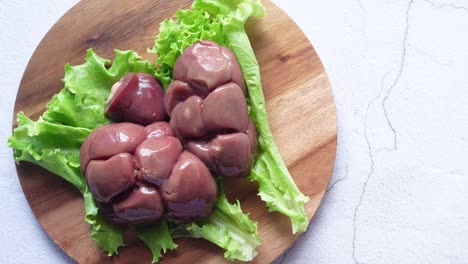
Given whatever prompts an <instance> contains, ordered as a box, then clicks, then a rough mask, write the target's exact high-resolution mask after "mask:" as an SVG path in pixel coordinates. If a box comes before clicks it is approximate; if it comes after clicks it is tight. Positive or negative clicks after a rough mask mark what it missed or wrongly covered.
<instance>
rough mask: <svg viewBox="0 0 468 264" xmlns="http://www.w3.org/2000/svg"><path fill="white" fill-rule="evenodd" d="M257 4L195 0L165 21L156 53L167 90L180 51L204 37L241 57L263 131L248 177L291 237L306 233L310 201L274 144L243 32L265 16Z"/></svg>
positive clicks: (255, 118)
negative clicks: (252, 20)
mask: <svg viewBox="0 0 468 264" xmlns="http://www.w3.org/2000/svg"><path fill="white" fill-rule="evenodd" d="M264 14H265V10H264V8H263V6H262V4H261V2H260V1H258V0H223V1H222V0H195V1H194V3H193V5H192V9H189V10H179V11H178V12H177V13H176V14H175V19H166V20H165V21H164V22H163V23H162V24H161V27H160V34H159V36H157V37H156V40H155V45H154V47H153V49H152V51H153V52H155V53H157V54H158V59H157V61H156V64H157V65H158V66H159V67H160V68H159V70H157V71H156V73H155V74H156V76H158V77H159V78H161V79H164V80H165V81H164V86H165V87H166V86H167V85H168V84H169V83H170V81H171V80H172V68H173V67H174V64H175V60H176V59H177V57H178V56H180V54H181V53H182V51H183V50H184V49H185V48H186V47H188V46H190V45H192V44H193V43H195V42H196V41H199V40H203V39H210V40H213V41H216V42H217V43H219V44H220V45H225V46H228V47H229V48H230V49H231V50H232V51H233V52H234V53H235V54H236V56H237V58H238V60H239V63H240V65H241V68H242V72H243V73H244V78H245V80H246V83H247V87H248V91H249V97H248V100H247V102H248V107H249V115H250V117H251V118H252V120H253V121H254V122H255V125H256V127H257V129H258V131H259V143H260V152H259V155H258V157H257V159H256V162H255V164H254V167H253V170H252V172H251V175H250V176H249V178H250V179H251V180H252V181H256V182H257V183H258V184H259V195H260V197H261V198H262V200H263V201H265V202H266V204H267V206H268V208H269V210H270V211H278V212H280V213H282V214H284V215H286V216H288V217H289V218H290V219H291V224H292V230H293V233H296V232H303V231H305V230H306V229H307V226H308V218H307V215H306V213H305V209H304V206H305V203H306V202H308V201H309V198H308V197H307V196H305V195H304V194H302V193H301V192H300V190H299V189H298V188H297V186H296V184H295V183H294V181H293V179H292V177H291V175H290V173H289V171H288V169H287V167H286V165H285V163H284V161H283V159H282V158H281V155H280V153H279V151H278V148H277V147H276V144H275V142H274V140H273V136H272V133H271V130H270V127H269V124H268V117H267V113H266V108H265V105H266V104H265V97H264V95H263V90H262V82H261V76H260V69H259V66H258V62H257V60H256V58H255V54H254V52H253V49H252V47H251V45H250V41H249V38H248V36H247V33H246V32H245V29H244V25H245V22H246V20H247V19H248V18H249V17H252V16H263V15H264Z"/></svg>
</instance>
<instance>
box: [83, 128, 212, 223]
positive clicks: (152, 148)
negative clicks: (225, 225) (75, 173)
mask: <svg viewBox="0 0 468 264" xmlns="http://www.w3.org/2000/svg"><path fill="white" fill-rule="evenodd" d="M182 151H183V148H182V144H181V143H180V141H179V139H177V138H176V137H174V136H173V132H172V130H171V127H170V125H169V124H168V123H166V122H156V123H153V124H151V125H148V126H146V127H143V126H140V125H137V124H132V123H115V124H109V125H105V126H102V127H100V128H97V129H95V130H94V131H93V132H91V133H90V135H89V136H88V138H87V139H86V140H85V142H84V143H83V144H82V147H81V149H80V165H81V166H82V168H81V169H82V171H83V174H84V175H85V177H86V182H87V185H88V187H89V189H90V191H91V193H92V194H93V196H94V198H95V199H96V204H97V205H98V207H99V208H100V209H101V210H102V212H103V213H104V215H106V216H107V218H108V219H109V220H110V221H112V222H113V223H116V224H147V223H151V222H153V221H155V220H158V219H160V218H161V217H164V216H165V207H166V204H165V201H163V200H162V199H161V197H160V190H161V188H162V187H161V185H162V184H164V183H167V182H169V181H170V179H171V178H173V180H172V181H171V182H172V183H171V184H170V185H169V187H170V188H175V189H171V190H172V191H171V192H179V189H180V192H179V193H180V195H179V196H177V197H178V198H177V197H176V200H171V199H169V201H171V202H173V203H172V206H173V207H172V208H177V207H178V206H179V204H177V200H182V198H183V197H185V196H186V193H187V190H185V189H184V188H186V187H187V186H179V185H177V184H174V182H177V181H178V179H179V178H180V176H181V174H183V175H184V176H183V177H185V175H186V174H187V173H188V174H190V175H188V176H187V179H184V180H188V184H191V186H194V187H195V188H199V190H198V191H195V192H193V193H192V195H194V196H193V198H194V199H195V200H194V199H192V200H190V201H188V202H187V203H188V204H191V205H194V204H195V205H194V206H195V207H194V208H195V209H194V211H192V213H193V214H192V215H190V213H189V212H188V211H187V210H186V211H185V214H184V215H178V214H177V213H176V214H170V215H171V217H178V216H180V219H197V218H199V217H204V216H206V215H208V214H210V213H211V211H212V209H213V204H214V201H215V200H216V195H217V185H216V183H215V182H214V179H213V177H212V175H211V173H210V171H209V170H208V168H207V167H206V166H205V165H204V164H203V162H201V161H200V160H199V159H198V158H196V157H195V156H194V155H192V154H190V153H187V154H185V155H181V153H182ZM177 162H179V165H177ZM181 162H182V163H184V164H187V168H185V167H184V165H180V163H181ZM176 168H178V169H176ZM181 170H182V172H180V171H181ZM192 180H195V181H197V180H199V181H200V182H199V183H193V182H192ZM197 184H201V185H204V186H206V187H207V188H206V189H203V190H202V189H201V186H198V187H197ZM176 185H177V187H174V186H176ZM184 195H185V196H184ZM197 199H201V200H197ZM200 210H202V212H201V211H200Z"/></svg>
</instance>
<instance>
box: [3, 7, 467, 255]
mask: <svg viewBox="0 0 468 264" xmlns="http://www.w3.org/2000/svg"><path fill="white" fill-rule="evenodd" d="M273 1H274V2H275V3H277V4H278V5H279V6H280V7H281V8H283V9H284V10H285V11H286V12H287V13H288V14H289V15H290V16H291V17H292V18H293V19H294V20H295V21H296V22H297V24H298V25H299V26H300V27H301V28H302V30H303V31H304V32H305V33H306V35H307V36H308V37H309V39H310V41H311V42H312V44H313V45H314V47H315V49H316V50H317V52H318V54H319V55H320V57H321V59H322V62H323V64H324V65H325V68H326V70H327V72H328V75H329V78H330V81H331V84H332V86H333V91H334V95H335V100H336V106H337V112H338V130H339V131H338V154H337V160H336V164H335V169H334V172H333V176H332V180H331V182H330V186H329V191H328V192H327V194H326V196H325V198H324V200H323V203H322V205H321V207H320V209H319V211H318V212H317V214H316V216H315V217H314V219H313V220H312V222H311V225H310V226H309V230H308V232H307V233H305V234H304V235H303V236H302V237H301V238H300V239H299V240H298V242H297V243H296V244H295V246H294V247H293V248H292V249H291V250H289V251H288V252H287V253H286V254H285V256H283V257H282V258H280V259H278V261H277V262H283V263H318V264H322V263H325V264H328V263H337V264H341V263H351V264H352V263H370V264H372V263H392V264H393V263H411V264H413V263H424V264H426V263H434V264H441V263H468V159H467V157H468V78H467V77H468V1H462V0H432V1H429V0H393V1H392V0H328V1H305V0H302V1H291V0H290V1H287V0H273ZM77 2H78V1H77V0H66V1H65V0H53V1H52V0H29V1H7V0H0V78H1V79H0V84H1V85H2V87H1V90H2V95H1V96H0V109H1V112H0V113H1V114H0V142H1V143H0V177H1V180H0V193H1V194H0V262H1V263H48V264H49V263H72V262H73V261H72V260H70V259H69V258H68V257H67V256H66V255H65V254H64V253H63V252H62V251H61V250H60V249H59V248H58V247H57V246H55V244H54V243H53V242H52V241H51V240H50V239H49V238H48V236H47V235H46V234H45V233H44V231H43V230H42V229H41V228H40V226H39V224H38V223H37V221H36V219H35V217H34V215H33V214H32V212H31V210H30V209H29V206H28V204H27V202H26V200H25V198H24V195H23V193H22V191H21V187H20V185H19V183H18V179H17V177H16V172H15V168H14V162H13V159H12V152H11V150H10V149H7V148H6V147H5V142H6V138H7V136H8V135H9V134H10V131H11V117H12V113H13V106H14V101H15V97H16V92H17V88H18V85H19V83H20V80H21V76H22V74H23V71H24V68H25V67H26V64H27V62H28V60H29V58H30V56H31V55H32V53H33V51H34V49H35V47H36V46H37V44H38V43H39V41H40V40H41V39H42V37H43V36H44V35H45V33H46V32H47V31H48V29H49V28H50V27H51V26H52V25H53V24H54V23H55V21H57V20H58V18H59V17H60V16H61V15H63V14H64V13H65V12H66V11H67V10H68V9H69V8H70V7H71V6H73V5H74V4H75V3H77ZM292 42H293V40H292Z"/></svg>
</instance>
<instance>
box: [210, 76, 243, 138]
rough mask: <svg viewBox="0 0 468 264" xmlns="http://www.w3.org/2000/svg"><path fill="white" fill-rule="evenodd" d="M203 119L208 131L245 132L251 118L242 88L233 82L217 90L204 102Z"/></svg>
mask: <svg viewBox="0 0 468 264" xmlns="http://www.w3.org/2000/svg"><path fill="white" fill-rule="evenodd" d="M202 118H203V124H204V125H205V128H206V129H207V130H208V131H213V132H217V131H235V132H245V131H246V130H247V126H248V124H249V116H248V113H247V103H246V102H245V98H244V95H243V94H242V91H241V89H240V87H239V86H238V85H237V84H235V83H232V82H231V83H228V84H225V85H222V86H220V87H218V88H216V89H215V90H214V91H213V92H212V93H210V94H209V95H208V96H207V97H206V98H205V100H204V101H203V108H202Z"/></svg>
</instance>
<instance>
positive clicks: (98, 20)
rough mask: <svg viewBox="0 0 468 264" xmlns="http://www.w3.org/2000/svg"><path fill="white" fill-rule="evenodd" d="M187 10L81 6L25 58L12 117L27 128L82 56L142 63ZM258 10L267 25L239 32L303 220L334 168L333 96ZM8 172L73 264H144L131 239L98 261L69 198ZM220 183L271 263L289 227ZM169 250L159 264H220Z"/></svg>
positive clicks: (32, 171) (306, 56)
mask: <svg viewBox="0 0 468 264" xmlns="http://www.w3.org/2000/svg"><path fill="white" fill-rule="evenodd" d="M190 4H191V1H189V0H176V1H169V0H161V1H154V0H143V1H130V0H128V1H113V0H101V1H93V0H83V1H81V2H80V3H78V4H77V5H76V6H75V7H73V8H72V9H71V10H70V11H69V12H68V13H66V14H65V15H64V16H63V17H62V18H61V19H60V20H59V21H58V22H57V23H56V25H54V27H52V28H51V30H50V31H49V32H48V34H47V35H46V36H45V37H44V39H43V40H42V42H41V43H40V44H39V46H38V47H37V49H36V51H35V52H34V54H33V56H32V58H31V60H30V62H29V64H28V66H27V68H26V71H25V73H24V75H23V79H22V81H21V85H20V88H19V92H18V96H17V99H16V105H15V116H16V113H17V112H18V111H24V112H25V114H26V115H27V116H30V117H32V118H33V119H36V118H37V117H38V116H39V115H40V114H41V113H42V112H43V111H44V106H45V104H46V103H47V102H48V101H49V100H50V99H51V97H52V95H53V94H55V93H57V92H58V91H59V90H60V89H61V88H62V87H63V85H62V83H61V81H60V80H61V79H62V78H63V75H64V72H63V66H64V65H65V64H66V63H70V64H72V65H74V64H81V63H83V61H84V57H85V54H86V50H87V49H88V48H94V49H95V51H96V52H97V53H98V54H99V55H100V56H103V57H104V58H112V56H113V49H133V50H136V51H137V52H139V53H140V54H141V55H143V57H144V58H147V59H154V56H151V55H149V54H147V53H146V48H147V47H151V46H152V44H153V38H154V36H155V35H156V34H157V32H158V28H159V23H160V22H161V21H162V20H163V19H164V18H167V17H170V16H171V15H172V14H174V12H175V11H176V10H177V9H179V8H188V7H189V6H190ZM264 5H265V6H266V9H267V16H266V17H265V18H264V19H261V20H260V19H251V20H250V21H249V22H248V24H247V31H248V33H249V36H250V38H251V42H252V45H253V48H254V50H255V54H256V56H257V59H258V61H259V64H260V67H261V73H262V79H263V87H264V92H265V97H266V100H267V111H268V115H269V121H270V125H271V129H272V131H273V135H274V138H275V141H276V143H277V145H278V147H279V150H280V152H281V155H282V156H283V158H284V160H285V161H286V164H287V166H288V168H289V170H290V172H291V174H292V176H293V178H294V180H295V182H296V183H297V185H298V186H299V188H300V189H301V191H302V192H303V193H305V194H306V195H307V196H309V197H310V198H311V201H310V202H309V203H308V204H307V205H306V211H307V215H308V217H309V219H310V218H312V216H313V215H314V213H315V211H316V210H317V208H318V206H319V204H320V201H321V199H322V197H323V195H324V193H325V189H326V187H327V184H328V181H329V178H330V175H331V171H332V168H333V163H334V159H335V151H336V113H335V105H334V100H333V94H332V90H331V87H330V85H329V82H328V78H327V75H326V72H325V70H324V68H323V66H322V64H321V62H320V59H319V57H318V55H317V53H316V52H315V50H314V48H313V47H312V46H311V44H310V43H309V41H308V40H307V38H306V37H305V36H304V34H303V33H302V31H301V30H300V29H299V28H298V27H297V25H296V24H294V22H293V21H292V20H291V19H290V18H289V17H288V16H287V15H286V14H285V13H284V12H283V11H281V10H280V9H279V8H278V7H276V6H275V5H274V4H273V3H271V2H270V1H264ZM15 125H16V124H15ZM17 171H18V177H19V179H20V182H21V185H22V188H23V191H24V193H25V195H26V198H27V200H28V202H29V204H30V206H31V208H32V210H33V211H34V213H35V215H36V217H37V219H38V220H39V222H40V223H41V225H42V227H43V228H44V229H45V231H46V232H47V233H48V234H49V236H50V237H51V238H52V239H53V240H54V241H55V242H56V243H57V244H58V245H59V246H60V247H61V248H62V249H63V250H64V251H65V252H67V253H68V254H69V255H70V256H71V257H72V258H73V259H75V260H76V261H77V262H79V263H149V262H150V260H151V254H150V252H149V250H148V249H147V248H146V247H145V246H144V245H143V244H142V243H141V242H140V241H138V239H137V238H136V237H135V235H134V234H133V233H132V232H130V231H129V232H126V235H125V239H126V244H127V245H128V246H127V247H125V248H122V249H121V250H120V252H119V255H117V256H114V257H107V256H106V255H105V254H104V253H102V252H100V250H99V249H98V248H96V247H95V246H94V244H93V242H92V241H91V240H90V239H89V227H88V225H87V224H86V223H85V221H84V206H83V201H82V197H81V195H80V194H79V192H78V191H77V190H75V189H74V188H73V187H72V186H71V185H70V184H68V183H66V182H65V181H63V180H61V179H60V178H59V177H57V176H55V175H53V174H51V173H49V172H47V171H45V170H43V169H41V168H39V167H37V166H35V165H32V164H28V163H24V162H23V163H21V164H20V165H19V166H17ZM225 184H226V187H225V189H226V191H227V194H228V197H229V199H230V200H231V201H233V200H234V199H235V198H237V199H240V200H241V204H242V208H243V210H244V212H250V213H251V218H252V219H254V220H256V221H258V222H259V223H260V225H259V231H260V236H261V238H262V239H263V241H264V243H263V244H262V245H261V246H260V247H259V248H258V252H259V256H258V257H257V258H256V259H255V260H254V263H269V262H271V261H273V260H274V259H275V258H277V257H278V256H280V255H281V254H282V253H283V252H284V251H285V250H286V249H287V248H288V247H289V246H290V245H291V244H292V242H293V241H294V240H295V239H296V238H297V235H292V234H291V227H290V222H289V219H288V218H286V217H284V216H282V215H280V214H278V213H269V212H268V211H267V209H266V207H265V205H264V203H263V202H262V201H261V200H260V199H259V197H258V196H257V195H256V194H257V192H256V188H257V187H256V185H255V184H254V183H250V182H247V181H246V180H229V181H227V182H226V183H225ZM309 232H313V230H310V231H309ZM176 242H177V243H178V244H179V247H178V249H177V250H175V251H172V252H170V253H168V254H166V255H165V257H164V258H163V259H162V261H161V263H190V262H193V261H194V260H203V263H223V262H227V261H226V260H225V259H224V258H223V252H222V250H221V249H219V248H217V247H216V246H215V245H212V244H210V243H209V242H206V241H204V240H201V239H178V240H177V241H176ZM196 262H198V261H196Z"/></svg>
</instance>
